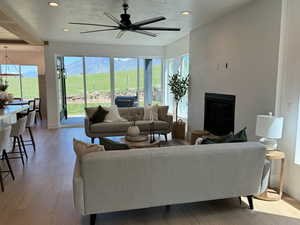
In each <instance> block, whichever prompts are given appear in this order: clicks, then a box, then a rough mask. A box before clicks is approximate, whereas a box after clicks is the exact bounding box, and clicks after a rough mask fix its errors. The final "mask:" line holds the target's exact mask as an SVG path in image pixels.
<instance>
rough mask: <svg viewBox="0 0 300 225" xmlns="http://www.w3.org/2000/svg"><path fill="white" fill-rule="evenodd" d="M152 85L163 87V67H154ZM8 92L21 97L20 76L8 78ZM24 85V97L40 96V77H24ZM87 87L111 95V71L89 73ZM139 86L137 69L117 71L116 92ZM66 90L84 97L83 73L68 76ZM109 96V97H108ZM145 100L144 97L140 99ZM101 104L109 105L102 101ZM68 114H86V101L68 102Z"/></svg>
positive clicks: (89, 93)
mask: <svg viewBox="0 0 300 225" xmlns="http://www.w3.org/2000/svg"><path fill="white" fill-rule="evenodd" d="M152 73H153V74H152V77H153V79H152V86H153V87H157V88H160V87H161V67H160V66H156V67H153V71H152ZM8 84H9V88H8V92H9V93H12V94H13V95H14V96H15V97H21V92H20V79H19V77H9V78H8ZM139 84H140V90H143V89H144V73H143V72H141V73H140V82H139ZM22 86H23V97H24V98H29V99H30V98H31V99H32V98H35V97H38V96H39V91H38V79H37V77H36V78H31V77H23V78H22ZM86 88H87V95H88V96H89V95H91V94H101V95H103V94H104V95H107V96H108V95H109V93H110V91H111V87H110V76H109V73H100V74H88V75H87V76H86ZM136 88H137V75H136V70H124V71H118V72H116V73H115V93H116V94H120V93H126V92H127V91H128V90H130V93H132V94H135V92H136ZM66 91H67V96H68V97H82V101H83V96H84V88H83V75H72V76H68V77H67V79H66ZM108 98H109V97H108ZM139 101H140V102H143V101H144V100H143V99H140V100H139ZM99 104H101V102H99V103H89V105H95V106H96V105H99ZM101 105H108V104H105V103H102V104H101ZM68 114H69V115H80V114H82V115H83V114H84V103H83V102H82V103H78V102H76V103H74V102H68Z"/></svg>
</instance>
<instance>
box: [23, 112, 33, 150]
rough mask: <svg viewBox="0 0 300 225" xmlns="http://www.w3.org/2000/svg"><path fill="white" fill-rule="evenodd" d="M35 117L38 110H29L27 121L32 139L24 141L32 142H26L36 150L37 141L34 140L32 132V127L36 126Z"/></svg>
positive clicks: (27, 127)
mask: <svg viewBox="0 0 300 225" xmlns="http://www.w3.org/2000/svg"><path fill="white" fill-rule="evenodd" d="M35 117H36V111H35V110H34V111H28V114H27V121H26V129H27V130H28V132H29V135H30V140H26V141H24V142H30V144H25V146H26V145H32V146H33V150H34V151H35V150H36V148H35V141H34V137H33V133H32V130H31V127H33V126H34V123H35Z"/></svg>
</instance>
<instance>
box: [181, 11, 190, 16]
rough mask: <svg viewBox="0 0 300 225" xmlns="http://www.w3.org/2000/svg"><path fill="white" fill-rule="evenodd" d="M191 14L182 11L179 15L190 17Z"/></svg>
mask: <svg viewBox="0 0 300 225" xmlns="http://www.w3.org/2000/svg"><path fill="white" fill-rule="evenodd" d="M191 13H192V12H191V11H182V12H181V15H183V16H188V15H190V14H191Z"/></svg>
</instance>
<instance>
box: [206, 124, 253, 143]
mask: <svg viewBox="0 0 300 225" xmlns="http://www.w3.org/2000/svg"><path fill="white" fill-rule="evenodd" d="M246 130H247V127H245V128H244V129H242V130H241V131H239V132H238V133H236V134H235V135H233V134H232V133H230V134H228V135H225V136H222V137H218V138H215V139H212V138H206V139H204V140H203V141H202V143H201V144H221V143H237V142H247V141H248V138H247V132H246Z"/></svg>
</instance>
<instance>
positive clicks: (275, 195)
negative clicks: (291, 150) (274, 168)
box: [255, 151, 285, 201]
mask: <svg viewBox="0 0 300 225" xmlns="http://www.w3.org/2000/svg"><path fill="white" fill-rule="evenodd" d="M266 158H267V159H268V160H281V168H280V178H279V188H278V191H276V190H274V189H271V188H268V189H267V190H266V191H265V192H264V193H262V194H260V195H256V196H255V197H256V198H257V199H261V200H264V201H279V200H281V197H282V189H283V173H284V166H285V165H284V164H285V154H284V152H280V151H268V152H267V154H266Z"/></svg>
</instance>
